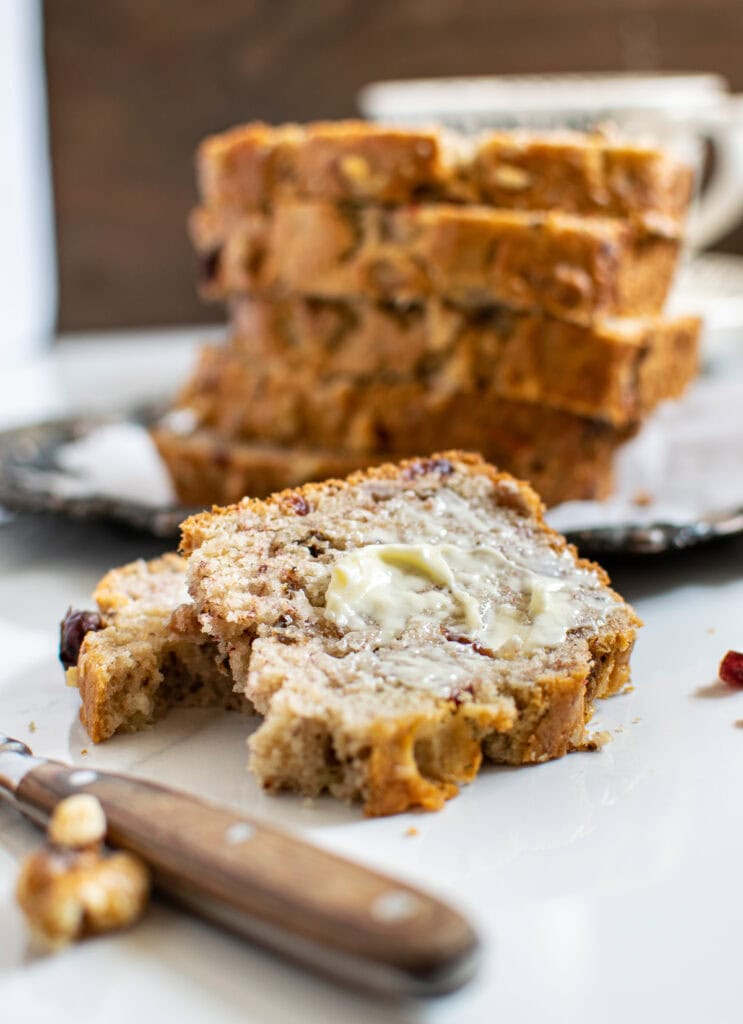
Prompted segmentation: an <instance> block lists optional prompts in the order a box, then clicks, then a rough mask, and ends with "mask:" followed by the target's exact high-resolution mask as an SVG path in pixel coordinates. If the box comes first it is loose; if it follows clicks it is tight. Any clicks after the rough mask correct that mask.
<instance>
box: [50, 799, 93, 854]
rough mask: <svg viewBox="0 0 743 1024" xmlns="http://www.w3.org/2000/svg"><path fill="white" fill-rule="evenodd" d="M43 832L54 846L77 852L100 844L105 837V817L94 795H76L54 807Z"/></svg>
mask: <svg viewBox="0 0 743 1024" xmlns="http://www.w3.org/2000/svg"><path fill="white" fill-rule="evenodd" d="M46 831H47V836H48V837H49V841H50V842H51V843H53V844H54V845H55V846H69V847H72V848H73V849H79V848H80V847H83V846H90V845H91V844H95V843H102V842H103V838H104V836H105V835H106V815H105V814H104V813H103V808H102V807H101V805H100V802H99V801H98V800H96V798H95V797H94V796H90V794H88V793H78V794H77V795H76V796H68V797H67V799H66V800H62V802H61V803H59V804H57V806H56V808H55V809H54V814H53V815H52V817H51V820H50V822H49V825H48V826H47V830H46Z"/></svg>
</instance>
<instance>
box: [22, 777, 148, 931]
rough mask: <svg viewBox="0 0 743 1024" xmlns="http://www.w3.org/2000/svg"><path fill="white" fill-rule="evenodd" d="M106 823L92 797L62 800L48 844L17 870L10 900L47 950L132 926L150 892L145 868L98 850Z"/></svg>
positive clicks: (129, 858)
mask: <svg viewBox="0 0 743 1024" xmlns="http://www.w3.org/2000/svg"><path fill="white" fill-rule="evenodd" d="M105 833H106V818H105V815H104V813H103V808H102V807H101V805H100V803H99V802H98V801H97V800H96V799H95V797H93V796H88V795H85V794H79V795H76V796H72V797H68V798H67V799H66V800H63V801H62V802H61V803H60V804H59V805H58V806H57V808H56V810H55V812H54V815H53V816H52V819H51V821H50V823H49V829H48V840H49V841H48V842H47V843H46V844H45V845H44V846H42V847H41V849H39V850H37V851H36V852H35V853H32V854H31V855H30V856H28V857H27V858H26V859H25V860H24V862H23V864H22V865H21V871H20V875H19V877H18V884H17V887H16V898H17V900H18V903H19V905H20V907H21V909H22V910H23V912H24V914H25V915H26V919H27V920H28V923H29V926H30V927H31V929H32V931H33V932H34V933H35V934H36V935H38V936H39V937H40V938H41V939H42V940H44V942H45V943H46V944H48V945H50V946H52V947H57V946H63V945H66V944H67V943H69V942H73V941H75V940H76V939H80V938H84V937H85V936H88V935H96V934H99V933H101V932H107V931H112V930H114V929H117V928H124V927H126V926H127V925H130V924H133V923H134V921H136V920H137V919H138V918H139V917H140V916H141V915H142V912H143V911H144V908H145V906H146V904H147V897H148V895H149V890H150V876H149V871H148V869H147V867H146V865H145V864H143V863H142V861H140V860H139V858H138V857H135V856H134V855H133V854H130V853H125V852H122V851H119V852H115V853H110V852H108V851H106V850H105V849H104V847H103V843H102V839H103V836H104V835H105Z"/></svg>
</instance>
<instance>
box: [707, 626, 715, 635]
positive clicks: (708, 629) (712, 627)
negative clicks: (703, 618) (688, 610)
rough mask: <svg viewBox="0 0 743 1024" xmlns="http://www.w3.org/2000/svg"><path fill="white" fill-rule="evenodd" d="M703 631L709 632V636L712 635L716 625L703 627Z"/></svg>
mask: <svg viewBox="0 0 743 1024" xmlns="http://www.w3.org/2000/svg"><path fill="white" fill-rule="evenodd" d="M704 632H705V633H709V635H710V636H713V635H714V634H715V633H716V632H717V627H716V626H707V628H706V629H705V631H704Z"/></svg>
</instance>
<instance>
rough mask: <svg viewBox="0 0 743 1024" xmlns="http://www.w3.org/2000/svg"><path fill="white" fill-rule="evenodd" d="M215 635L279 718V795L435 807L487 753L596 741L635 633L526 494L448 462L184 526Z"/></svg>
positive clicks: (270, 783)
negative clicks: (595, 719)
mask: <svg viewBox="0 0 743 1024" xmlns="http://www.w3.org/2000/svg"><path fill="white" fill-rule="evenodd" d="M183 550H184V552H185V553H186V554H187V555H189V556H190V557H189V563H188V585H189V590H190V593H191V597H192V599H193V602H194V607H195V609H196V613H197V615H198V618H199V622H200V625H201V629H202V631H203V632H204V634H205V635H206V636H208V637H209V638H211V639H212V640H213V641H214V642H215V643H216V644H217V645H218V649H219V652H220V654H221V655H222V656H223V657H225V658H227V659H228V661H229V665H230V669H231V672H232V676H233V678H234V682H235V686H236V688H238V689H241V690H242V691H243V692H244V694H245V696H246V697H247V698H248V699H249V700H250V701H251V702H252V703H253V704H254V705H255V707H256V709H257V711H258V712H259V713H260V714H262V715H263V716H264V722H263V724H262V725H261V727H260V728H259V729H258V731H257V732H256V733H255V734H254V735H253V737H252V738H251V740H250V751H251V754H250V764H251V768H252V770H253V771H254V772H255V774H256V775H257V776H258V778H259V779H260V780H261V781H262V783H263V784H264V785H265V786H266V787H267V788H269V789H280V788H289V789H294V790H299V791H300V792H303V793H307V794H315V793H318V792H320V791H322V790H324V789H328V790H330V791H331V792H332V793H334V794H335V795H336V796H338V797H341V798H344V799H351V798H361V799H362V800H363V801H364V806H365V810H366V812H367V813H368V814H390V813H395V812H398V811H403V810H405V809H406V808H409V807H414V806H420V807H424V808H429V809H435V808H438V807H440V806H441V805H442V803H443V802H444V800H446V799H447V798H448V797H451V796H453V795H454V794H455V793H456V792H457V790H458V786H459V784H460V783H462V782H466V781H469V780H471V779H472V778H473V777H474V776H475V774H476V773H477V770H478V768H479V765H480V762H481V759H482V756H483V753H484V754H485V755H486V756H490V757H492V758H493V759H494V760H497V761H500V762H505V763H510V764H518V763H523V762H535V761H544V760H547V759H549V758H553V757H558V756H560V755H562V754H565V753H566V752H567V751H569V750H573V749H576V748H580V747H581V746H582V745H584V743H585V724H586V722H587V721H588V719H589V718H590V716H591V713H592V705H593V701H594V698H596V697H604V696H608V695H609V694H612V693H615V692H617V691H618V690H619V689H621V688H622V687H623V686H624V685H625V683H626V682H627V680H628V678H629V655H630V651H631V648H632V644H633V641H634V637H635V630H636V627H637V626H638V625H639V622H638V619H637V617H636V615H635V614H634V612H633V611H632V609H631V608H630V607H629V606H628V605H627V604H625V602H624V601H623V600H622V599H621V598H620V597H619V596H618V595H617V594H616V593H614V591H612V590H611V589H610V588H609V586H608V579H607V577H606V574H605V573H604V572H603V570H602V569H600V568H599V567H598V566H596V565H594V564H592V563H590V562H587V561H583V560H581V559H579V558H578V557H577V555H576V553H575V551H574V549H573V548H571V547H569V546H568V545H567V544H566V542H565V540H564V539H563V538H562V537H560V536H559V535H558V534H556V533H555V532H554V531H552V530H551V529H549V528H548V527H547V526H546V525H545V523H544V521H543V518H542V506H541V504H540V502H539V499H538V497H537V496H536V494H535V493H534V492H533V491H532V490H531V488H529V487H528V486H527V485H525V484H523V483H520V482H519V481H517V480H515V479H514V478H513V477H510V476H508V475H507V474H503V473H498V472H497V471H496V470H495V469H493V467H491V466H489V465H488V464H486V463H485V462H483V461H482V460H481V459H480V458H479V457H477V456H474V455H469V454H463V453H460V452H447V453H444V454H441V455H434V456H432V457H431V458H428V459H416V460H411V461H406V462H401V463H399V464H397V465H385V466H381V467H377V468H376V469H370V470H367V471H366V472H362V473H357V474H355V475H352V476H350V477H348V478H347V479H346V480H342V481H339V480H330V481H327V482H325V483H323V484H317V485H308V486H305V487H303V488H299V489H297V490H290V491H284V492H282V493H279V494H276V495H273V496H272V497H271V498H269V499H268V500H266V501H257V500H248V499H245V500H243V501H242V502H241V503H239V504H237V505H234V506H231V507H229V508H225V509H215V510H213V511H212V512H209V513H202V514H200V515H197V516H194V517H192V518H191V519H189V520H187V521H186V522H185V523H184V525H183Z"/></svg>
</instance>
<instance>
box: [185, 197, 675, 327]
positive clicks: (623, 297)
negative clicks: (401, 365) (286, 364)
mask: <svg viewBox="0 0 743 1024" xmlns="http://www.w3.org/2000/svg"><path fill="white" fill-rule="evenodd" d="M190 228H191V236H192V239H193V242H194V245H195V246H196V249H197V251H198V253H199V254H200V259H201V266H202V293H203V295H204V296H205V297H207V298H224V297H225V296H228V295H231V294H243V293H248V294H268V293H272V294H274V295H285V294H298V295H306V296H309V297H315V298H328V299H343V298H368V299H375V300H379V301H385V300H395V301H397V302H414V301H416V300H421V299H425V298H427V297H429V296H432V295H433V296H437V297H440V298H443V299H447V300H449V301H451V302H454V303H457V304H459V305H464V306H471V307H479V306H483V305H493V304H503V305H508V306H513V307H514V308H517V309H532V308H534V307H540V308H542V309H544V310H546V311H547V312H548V313H552V314H553V315H555V316H563V317H567V318H568V319H579V320H580V319H583V320H585V319H591V318H593V317H595V316H597V315H600V314H604V315H620V316H643V315H655V314H657V313H660V311H661V309H662V307H663V303H664V301H665V298H666V295H667V293H668V290H669V287H670V284H671V281H672V278H673V273H674V271H675V267H676V261H677V257H678V253H679V246H680V242H679V239H678V237H667V236H663V235H646V236H643V237H638V236H637V235H636V233H634V232H633V231H632V230H631V228H630V227H629V225H628V224H626V223H623V222H622V221H618V220H611V219H609V218H599V217H595V218H589V217H574V216H570V215H568V214H560V213H531V212H523V211H511V210H493V209H490V208H489V207H485V206H453V205H430V206H406V207H400V208H394V209H387V208H384V207H378V206H373V207H363V208H352V207H347V206H346V207H343V206H336V205H333V204H331V203H321V202H304V203H282V204H280V205H278V206H277V207H275V208H274V210H273V211H272V212H271V213H270V214H264V213H248V214H245V215H244V216H242V217H233V216H231V215H230V214H226V213H223V212H219V211H215V210H213V209H209V208H207V207H200V208H199V209H197V210H194V211H193V214H192V216H191V220H190Z"/></svg>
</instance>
